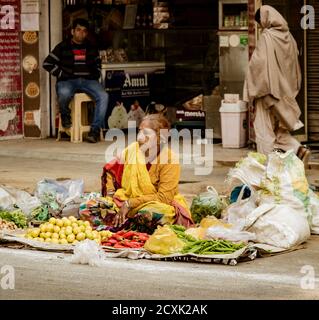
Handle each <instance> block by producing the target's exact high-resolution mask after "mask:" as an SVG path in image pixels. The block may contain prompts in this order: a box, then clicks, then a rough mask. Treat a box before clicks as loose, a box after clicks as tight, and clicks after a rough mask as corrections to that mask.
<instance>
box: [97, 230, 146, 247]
mask: <svg viewBox="0 0 319 320" xmlns="http://www.w3.org/2000/svg"><path fill="white" fill-rule="evenodd" d="M148 238H149V235H148V234H147V233H141V232H136V231H124V230H122V231H119V232H117V233H113V235H112V236H111V237H110V238H109V239H108V240H107V241H104V242H102V245H104V246H108V247H113V248H117V249H124V248H131V249H132V248H134V249H138V248H143V247H144V244H145V242H146V241H147V240H148Z"/></svg>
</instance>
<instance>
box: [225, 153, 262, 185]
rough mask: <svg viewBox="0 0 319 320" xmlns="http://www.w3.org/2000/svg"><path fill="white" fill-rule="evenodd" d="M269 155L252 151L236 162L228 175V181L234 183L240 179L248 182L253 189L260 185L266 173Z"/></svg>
mask: <svg viewBox="0 0 319 320" xmlns="http://www.w3.org/2000/svg"><path fill="white" fill-rule="evenodd" d="M266 162H267V157H266V156H265V155H263V154H261V153H257V152H250V153H249V154H248V156H247V157H246V158H244V159H242V160H241V161H239V162H238V163H237V164H236V167H235V168H233V169H231V170H230V171H229V173H228V176H227V181H228V183H229V184H232V183H233V182H234V181H236V180H239V181H240V182H242V183H244V184H246V185H247V186H248V187H249V188H250V189H251V190H253V191H255V187H259V186H260V184H261V181H262V179H263V178H264V176H265V173H266V166H265V165H266Z"/></svg>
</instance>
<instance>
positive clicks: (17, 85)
mask: <svg viewBox="0 0 319 320" xmlns="http://www.w3.org/2000/svg"><path fill="white" fill-rule="evenodd" d="M20 52H21V44H20V0H7V1H5V0H0V56H1V64H0V140H5V139H9V138H17V137H19V136H22V135H23V121H22V89H21V57H20Z"/></svg>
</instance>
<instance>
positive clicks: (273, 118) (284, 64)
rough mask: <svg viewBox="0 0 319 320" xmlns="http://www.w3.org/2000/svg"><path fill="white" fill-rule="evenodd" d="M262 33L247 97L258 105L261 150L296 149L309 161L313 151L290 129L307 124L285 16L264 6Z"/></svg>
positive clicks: (258, 15) (295, 50)
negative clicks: (304, 118)
mask: <svg viewBox="0 0 319 320" xmlns="http://www.w3.org/2000/svg"><path fill="white" fill-rule="evenodd" d="M255 20H256V21H257V22H258V23H259V24H260V25H261V27H262V33H261V36H260V39H259V41H258V43H257V47H256V49H255V51H254V53H253V55H252V58H251V60H250V62H249V67H248V72H247V75H246V81H245V86H244V100H245V101H247V102H252V103H253V104H254V106H255V108H256V117H255V120H254V128H255V132H256V143H257V149H258V152H260V153H263V154H266V155H268V154H269V153H271V152H272V151H274V149H280V150H283V151H288V150H291V149H293V150H294V152H295V153H296V154H297V156H298V157H299V158H300V159H301V160H302V161H303V162H304V163H305V164H306V162H307V161H308V158H309V155H310V150H308V149H307V148H306V147H304V146H302V145H301V144H300V143H299V142H298V141H297V140H296V139H295V138H293V137H292V136H291V134H290V132H289V131H295V130H298V129H300V128H302V127H303V124H302V122H301V121H300V120H299V117H300V114H301V112H300V109H299V106H298V104H297V102H296V99H295V98H296V96H297V95H298V92H299V90H300V88H301V71H300V65H299V61H298V55H299V52H298V48H297V44H296V41H295V39H294V38H293V36H292V35H291V33H290V32H289V27H288V24H287V22H286V20H285V19H284V18H283V16H282V15H281V14H280V13H279V12H278V11H277V10H275V9H274V8H272V7H271V6H267V5H265V6H262V7H261V8H260V9H259V10H258V11H257V12H256V16H255Z"/></svg>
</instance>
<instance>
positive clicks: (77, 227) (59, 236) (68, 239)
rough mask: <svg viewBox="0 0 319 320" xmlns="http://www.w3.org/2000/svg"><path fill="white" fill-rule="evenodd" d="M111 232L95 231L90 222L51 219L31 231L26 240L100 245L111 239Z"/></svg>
mask: <svg viewBox="0 0 319 320" xmlns="http://www.w3.org/2000/svg"><path fill="white" fill-rule="evenodd" d="M111 235H112V233H111V232H109V231H101V232H98V231H94V230H93V229H92V227H91V225H90V222H88V221H82V220H77V219H76V218H75V217H73V216H71V217H69V218H66V217H64V218H62V219H55V218H51V219H50V220H49V222H46V223H43V224H41V225H40V227H39V228H32V229H29V230H28V232H27V233H26V235H25V238H27V239H32V240H36V241H40V242H45V243H52V244H77V243H78V242H80V241H83V240H85V239H89V240H94V241H96V242H97V243H98V244H100V243H101V242H102V241H105V240H107V239H108V238H109V237H111Z"/></svg>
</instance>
